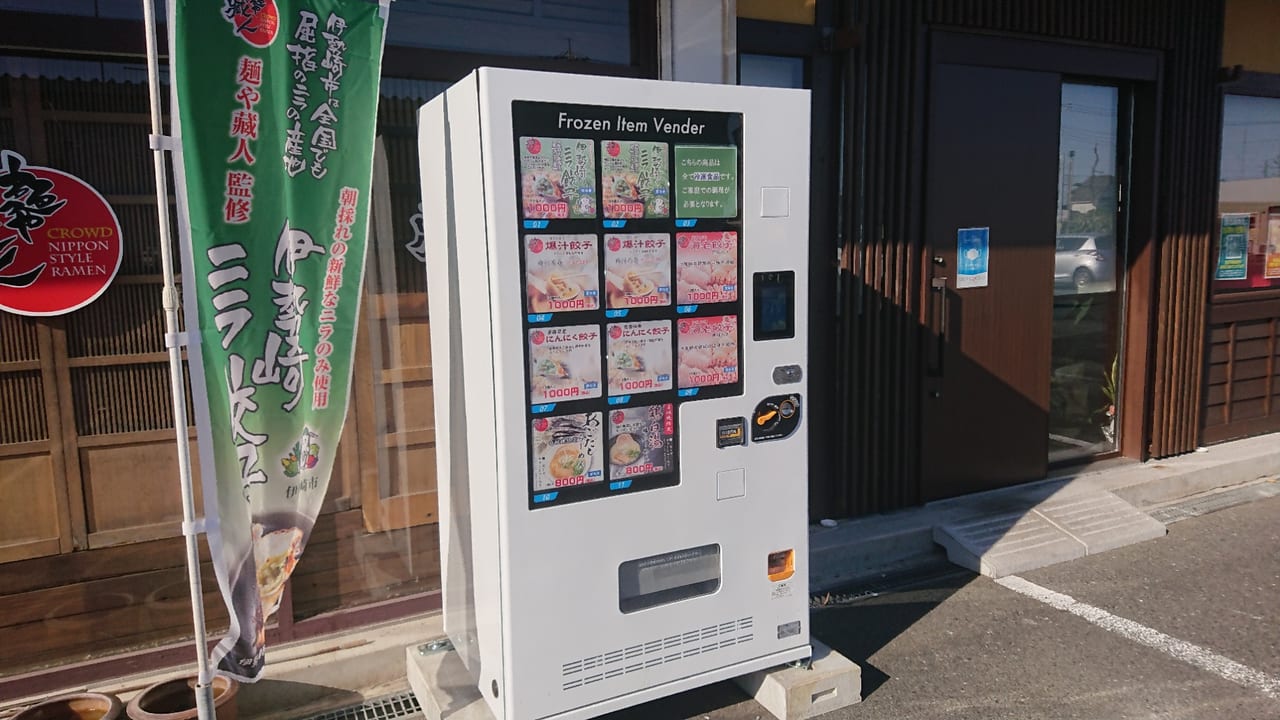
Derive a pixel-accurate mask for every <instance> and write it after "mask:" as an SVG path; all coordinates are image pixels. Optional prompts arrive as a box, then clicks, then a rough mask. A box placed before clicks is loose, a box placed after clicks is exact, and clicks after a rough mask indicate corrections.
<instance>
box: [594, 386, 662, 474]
mask: <svg viewBox="0 0 1280 720" xmlns="http://www.w3.org/2000/svg"><path fill="white" fill-rule="evenodd" d="M608 425H609V479H610V480H620V479H625V478H635V477H644V476H645V475H658V474H660V473H665V472H670V471H671V470H673V469H674V464H673V459H674V456H675V411H674V408H673V407H672V405H671V404H670V403H666V404H663V405H649V406H646V407H633V408H625V409H621V410H614V411H612V412H610V413H609V423H608Z"/></svg>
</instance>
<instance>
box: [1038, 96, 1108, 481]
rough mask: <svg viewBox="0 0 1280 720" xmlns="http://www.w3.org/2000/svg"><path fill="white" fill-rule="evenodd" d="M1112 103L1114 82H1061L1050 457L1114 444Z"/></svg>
mask: <svg viewBox="0 0 1280 720" xmlns="http://www.w3.org/2000/svg"><path fill="white" fill-rule="evenodd" d="M1119 107H1120V90H1119V88H1116V87H1108V86H1105V85H1081V84H1073V83H1064V84H1063V86H1062V124H1061V130H1060V136H1059V145H1058V147H1059V166H1058V172H1059V182H1058V207H1057V219H1058V236H1057V242H1056V244H1055V253H1054V270H1053V280H1054V283H1053V285H1054V290H1053V295H1054V297H1053V366H1052V370H1051V373H1052V374H1051V375H1050V381H1049V388H1050V391H1049V397H1050V400H1049V460H1050V462H1058V461H1064V460H1072V459H1078V458H1088V457H1093V456H1095V455H1099V454H1102V453H1108V452H1112V451H1114V450H1115V449H1116V442H1117V437H1116V432H1117V428H1118V427H1119V424H1118V419H1119V404H1118V403H1117V402H1116V400H1117V398H1118V392H1119V383H1120V359H1119V357H1120V327H1121V318H1122V313H1121V309H1122V302H1123V299H1122V296H1121V293H1120V292H1119V291H1118V288H1120V287H1121V285H1120V282H1119V281H1120V279H1121V277H1122V275H1123V270H1124V252H1123V243H1117V241H1116V238H1117V237H1122V236H1120V235H1118V233H1117V229H1118V224H1117V218H1118V212H1117V209H1118V203H1117V198H1118V192H1117V189H1118V188H1117V181H1118V178H1119V176H1120V172H1119V170H1120V163H1119V158H1120V155H1119V152H1118V148H1117V141H1118V139H1119V128H1120V124H1119V118H1120V112H1119Z"/></svg>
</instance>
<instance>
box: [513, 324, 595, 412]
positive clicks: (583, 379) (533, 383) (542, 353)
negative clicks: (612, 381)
mask: <svg viewBox="0 0 1280 720" xmlns="http://www.w3.org/2000/svg"><path fill="white" fill-rule="evenodd" d="M529 385H530V388H531V390H530V393H529V399H530V401H531V402H532V403H533V404H535V405H536V404H539V403H552V402H563V401H567V400H585V399H590V398H597V397H600V395H601V387H600V327H599V326H598V325H571V326H568V327H548V328H534V329H532V330H530V331H529Z"/></svg>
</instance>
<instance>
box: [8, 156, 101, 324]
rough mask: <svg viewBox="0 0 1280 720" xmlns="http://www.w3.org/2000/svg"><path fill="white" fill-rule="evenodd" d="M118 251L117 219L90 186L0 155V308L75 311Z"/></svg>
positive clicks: (96, 290)
mask: <svg viewBox="0 0 1280 720" xmlns="http://www.w3.org/2000/svg"><path fill="white" fill-rule="evenodd" d="M123 255H124V253H123V247H122V245H121V243H120V221H119V220H117V219H116V214H115V212H114V211H113V210H112V209H111V206H110V205H108V204H107V201H106V200H105V199H103V197H102V196H101V195H99V194H98V191H97V190H94V189H93V188H92V187H90V186H89V185H88V184H87V183H85V182H84V181H83V180H81V179H80V178H77V177H75V176H73V175H68V174H67V173H64V172H62V171H60V170H54V169H52V168H46V167H36V166H34V165H27V164H26V162H25V161H24V160H23V159H22V157H21V156H19V155H18V154H17V153H13V152H9V151H6V152H5V153H4V154H3V161H2V162H0V310H8V311H9V312H13V313H17V314H19V315H62V314H64V313H69V312H71V311H72V310H77V309H79V308H82V307H84V306H85V305H88V304H89V303H91V302H93V301H94V300H96V299H97V298H98V296H99V295H101V294H102V293H103V291H104V290H106V289H107V286H108V285H110V284H111V281H112V279H114V278H115V276H116V272H117V271H119V269H120V260H121V259H122V257H123Z"/></svg>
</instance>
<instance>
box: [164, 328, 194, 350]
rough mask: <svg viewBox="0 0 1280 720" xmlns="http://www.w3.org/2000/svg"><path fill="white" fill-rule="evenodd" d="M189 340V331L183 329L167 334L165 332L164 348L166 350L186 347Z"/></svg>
mask: <svg viewBox="0 0 1280 720" xmlns="http://www.w3.org/2000/svg"><path fill="white" fill-rule="evenodd" d="M189 340H190V336H189V335H187V333H186V332H185V331H183V332H174V333H165V334H164V349H165V350H172V349H174V348H179V347H186V346H187V344H188V342H189Z"/></svg>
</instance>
